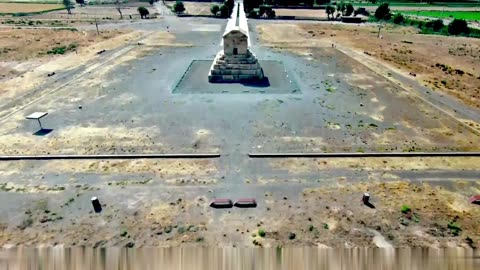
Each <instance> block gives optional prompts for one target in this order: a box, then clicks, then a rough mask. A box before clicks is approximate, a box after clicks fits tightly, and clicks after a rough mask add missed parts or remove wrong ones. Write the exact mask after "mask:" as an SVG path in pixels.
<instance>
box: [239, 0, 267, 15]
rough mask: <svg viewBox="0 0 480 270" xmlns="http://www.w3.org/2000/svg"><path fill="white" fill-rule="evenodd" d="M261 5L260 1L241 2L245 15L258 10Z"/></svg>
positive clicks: (245, 0)
mask: <svg viewBox="0 0 480 270" xmlns="http://www.w3.org/2000/svg"><path fill="white" fill-rule="evenodd" d="M262 3H263V1H262V0H243V7H244V9H245V12H246V13H249V12H250V11H252V10H253V9H255V8H259V7H260V5H261V4H262Z"/></svg>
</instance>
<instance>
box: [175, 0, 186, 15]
mask: <svg viewBox="0 0 480 270" xmlns="http://www.w3.org/2000/svg"><path fill="white" fill-rule="evenodd" d="M173 11H175V12H176V13H183V12H184V11H185V5H183V2H182V1H177V2H175V4H173Z"/></svg>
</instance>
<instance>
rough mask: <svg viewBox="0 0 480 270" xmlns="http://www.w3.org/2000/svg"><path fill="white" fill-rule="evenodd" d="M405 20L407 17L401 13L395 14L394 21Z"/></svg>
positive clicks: (401, 21) (399, 22)
mask: <svg viewBox="0 0 480 270" xmlns="http://www.w3.org/2000/svg"><path fill="white" fill-rule="evenodd" d="M403 22H405V17H403V15H402V14H400V13H397V14H395V16H394V17H393V23H396V24H401V23H403Z"/></svg>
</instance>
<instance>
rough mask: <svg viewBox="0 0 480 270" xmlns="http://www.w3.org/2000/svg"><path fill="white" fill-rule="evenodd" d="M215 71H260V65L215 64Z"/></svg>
mask: <svg viewBox="0 0 480 270" xmlns="http://www.w3.org/2000/svg"><path fill="white" fill-rule="evenodd" d="M213 68H214V69H246V70H248V69H259V68H260V65H259V64H258V63H256V64H219V63H215V64H214V65H213Z"/></svg>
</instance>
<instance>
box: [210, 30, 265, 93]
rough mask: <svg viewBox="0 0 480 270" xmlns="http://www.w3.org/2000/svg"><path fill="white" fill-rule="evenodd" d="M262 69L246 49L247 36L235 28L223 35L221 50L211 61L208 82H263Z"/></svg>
mask: <svg viewBox="0 0 480 270" xmlns="http://www.w3.org/2000/svg"><path fill="white" fill-rule="evenodd" d="M263 77H264V76H263V69H262V67H261V66H260V64H259V63H258V61H257V58H256V57H255V55H254V54H253V53H252V52H251V51H250V50H249V49H248V35H247V33H245V31H244V30H243V29H241V28H239V27H237V26H235V27H232V28H231V29H230V30H229V31H228V32H226V33H225V34H224V35H223V50H221V51H220V52H218V54H217V56H216V57H215V59H214V60H213V63H212V66H211V68H210V72H209V73H208V81H209V82H219V83H222V82H227V83H229V82H242V81H243V82H244V81H250V82H251V81H261V80H263Z"/></svg>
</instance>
